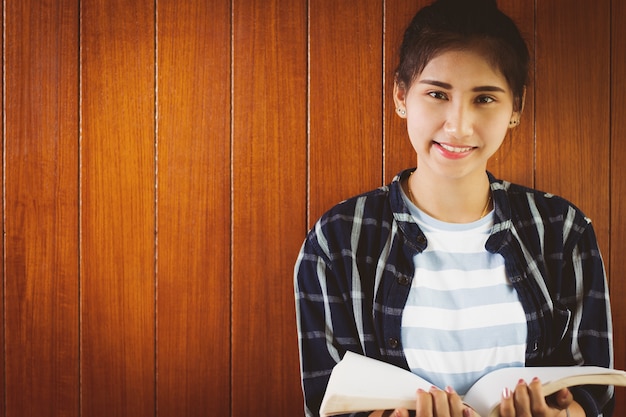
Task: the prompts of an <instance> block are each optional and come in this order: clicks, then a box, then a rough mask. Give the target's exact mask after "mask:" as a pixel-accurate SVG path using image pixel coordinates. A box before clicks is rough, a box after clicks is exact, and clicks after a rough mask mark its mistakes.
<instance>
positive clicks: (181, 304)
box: [157, 0, 231, 417]
mask: <svg viewBox="0 0 626 417" xmlns="http://www.w3.org/2000/svg"><path fill="white" fill-rule="evenodd" d="M157 5H158V12H157V16H158V22H157V24H158V26H157V38H158V42H157V44H158V114H159V118H158V296H157V300H158V301H157V314H158V328H157V333H158V337H157V340H158V345H157V350H158V355H157V369H158V381H157V408H158V415H159V416H160V417H166V416H171V417H179V416H189V417H199V416H214V415H224V416H226V415H230V400H229V399H230V387H231V383H230V299H231V297H230V283H229V275H230V164H229V162H230V117H229V115H230V112H229V109H230V33H231V30H230V1H228V0H222V1H213V2H206V1H205V0H193V1H186V2H180V1H177V0H160V1H159V2H158V3H157ZM183 22H184V23H183ZM207 40H210V41H207Z"/></svg>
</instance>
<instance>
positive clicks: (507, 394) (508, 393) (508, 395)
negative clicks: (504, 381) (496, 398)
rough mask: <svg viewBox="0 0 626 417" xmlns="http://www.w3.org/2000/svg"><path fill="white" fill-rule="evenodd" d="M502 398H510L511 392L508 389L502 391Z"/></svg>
mask: <svg viewBox="0 0 626 417" xmlns="http://www.w3.org/2000/svg"><path fill="white" fill-rule="evenodd" d="M502 398H511V390H510V389H509V388H508V387H507V388H505V389H503V390H502Z"/></svg>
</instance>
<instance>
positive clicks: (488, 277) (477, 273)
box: [401, 196, 526, 395]
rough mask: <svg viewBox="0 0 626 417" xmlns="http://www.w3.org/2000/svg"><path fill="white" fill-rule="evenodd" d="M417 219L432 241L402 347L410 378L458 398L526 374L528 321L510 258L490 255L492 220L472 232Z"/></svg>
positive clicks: (405, 316) (421, 257) (418, 260)
mask: <svg viewBox="0 0 626 417" xmlns="http://www.w3.org/2000/svg"><path fill="white" fill-rule="evenodd" d="M403 197H404V202H405V204H407V206H408V208H409V210H410V211H411V214H412V215H413V217H414V218H415V220H416V222H417V224H418V226H419V227H420V228H421V229H422V231H423V232H424V235H425V236H426V239H427V240H428V246H427V247H426V249H425V250H424V251H423V252H421V253H418V254H417V255H415V257H414V264H415V274H414V277H413V283H412V285H411V289H410V291H409V297H408V299H407V302H406V305H405V307H404V310H403V313H402V331H401V334H402V346H403V347H404V355H405V356H406V359H407V363H408V365H409V368H410V369H411V372H413V373H415V374H417V375H419V376H420V377H422V378H424V379H426V380H427V381H430V382H431V383H432V384H433V385H435V386H438V387H440V388H441V389H443V388H445V387H446V386H451V387H453V388H454V389H455V391H456V392H458V393H459V394H460V395H465V393H466V392H467V390H468V389H469V388H470V387H471V386H472V385H473V384H474V382H476V381H477V380H478V379H479V378H480V377H482V376H483V375H485V374H487V373H489V372H491V371H493V370H495V369H499V368H503V367H507V366H523V365H524V363H525V356H524V353H525V351H526V316H525V313H524V309H523V307H522V304H521V302H520V300H519V297H518V296H517V292H516V291H515V289H514V288H513V286H512V285H511V282H510V281H509V280H508V277H507V276H506V270H505V265H504V258H503V257H502V255H500V254H498V253H491V252H488V251H487V250H486V249H485V243H486V242H487V239H488V237H489V234H490V232H491V228H492V226H493V215H492V213H490V214H489V215H487V216H485V217H483V218H482V219H480V220H478V221H476V222H472V223H466V224H458V223H445V222H441V221H439V220H437V219H434V218H432V217H430V216H428V215H427V214H426V213H424V212H422V211H421V210H419V209H418V208H417V207H416V206H415V205H414V204H413V203H412V202H411V201H410V200H409V199H408V198H406V196H403Z"/></svg>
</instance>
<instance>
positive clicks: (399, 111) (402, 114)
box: [396, 107, 406, 116]
mask: <svg viewBox="0 0 626 417" xmlns="http://www.w3.org/2000/svg"><path fill="white" fill-rule="evenodd" d="M396 111H397V112H398V113H400V116H404V115H406V110H404V109H403V108H400V107H398V108H397V109H396Z"/></svg>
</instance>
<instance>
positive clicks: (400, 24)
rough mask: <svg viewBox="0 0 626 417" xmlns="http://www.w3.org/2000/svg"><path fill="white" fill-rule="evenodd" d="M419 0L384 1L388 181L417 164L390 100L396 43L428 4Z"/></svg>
mask: <svg viewBox="0 0 626 417" xmlns="http://www.w3.org/2000/svg"><path fill="white" fill-rule="evenodd" d="M430 3H431V2H430V1H428V0H420V1H411V0H403V1H386V2H385V28H384V33H385V43H384V47H385V53H384V65H385V67H384V76H385V78H384V79H385V84H384V126H385V132H384V150H383V161H384V171H385V175H384V183H385V184H388V183H389V182H391V180H392V179H393V177H395V176H396V174H398V173H399V172H400V171H401V170H403V169H406V168H410V167H414V166H416V165H417V154H416V153H415V150H414V149H413V146H411V142H410V141H409V135H408V133H407V130H406V120H405V119H402V118H401V117H399V116H398V114H397V113H396V106H395V104H394V101H393V86H394V79H395V70H396V68H397V66H398V64H399V63H400V55H399V51H400V45H401V44H402V37H403V36H404V31H405V30H406V28H407V27H408V25H409V23H410V22H411V19H413V16H414V15H415V13H417V11H418V10H419V9H421V8H422V7H424V6H426V5H428V4H430Z"/></svg>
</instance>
